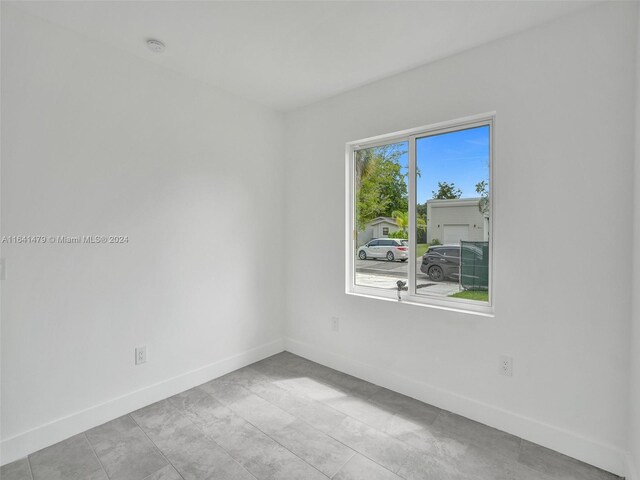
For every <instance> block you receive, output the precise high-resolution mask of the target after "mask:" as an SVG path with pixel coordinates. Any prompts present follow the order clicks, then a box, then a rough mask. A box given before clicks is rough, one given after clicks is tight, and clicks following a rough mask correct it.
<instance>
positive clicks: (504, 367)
mask: <svg viewBox="0 0 640 480" xmlns="http://www.w3.org/2000/svg"><path fill="white" fill-rule="evenodd" d="M500 375H504V376H505V377H513V357H507V356H506V355H503V356H501V357H500Z"/></svg>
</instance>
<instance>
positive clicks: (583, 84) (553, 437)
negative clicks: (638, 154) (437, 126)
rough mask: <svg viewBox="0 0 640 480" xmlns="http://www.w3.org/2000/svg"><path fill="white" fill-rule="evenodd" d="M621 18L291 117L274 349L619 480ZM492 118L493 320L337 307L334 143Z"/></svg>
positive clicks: (380, 304)
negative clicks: (278, 344) (502, 370)
mask: <svg viewBox="0 0 640 480" xmlns="http://www.w3.org/2000/svg"><path fill="white" fill-rule="evenodd" d="M634 9H635V6H634V5H632V4H622V3H612V4H607V3H605V4H600V5H596V6H593V7H589V8H588V9H586V10H584V11H582V12H580V13H578V14H577V15H575V16H571V17H566V18H563V19H560V20H558V21H556V22H553V23H551V24H548V25H545V26H542V27H539V28H536V29H534V30H531V31H528V32H525V33H522V34H520V35H517V36H514V37H509V38H506V39H504V40H500V41H497V42H494V43H491V44H488V45H486V46H483V47H480V48H477V49H474V50H472V51H468V52H465V53H462V54H460V55H457V56H454V57H450V58H448V59H445V60H442V61H439V62H436V63H433V64H431V65H427V66H424V67H421V68H418V69H416V70H413V71H411V72H408V73H404V74H401V75H398V76H395V77H393V78H389V79H386V80H383V81H380V82H376V83H374V84H370V85H368V86H364V87H362V88H359V89H357V90H355V91H351V92H348V93H345V94H343V95H340V96H337V97H335V98H332V99H329V100H326V101H323V102H320V103H318V104H315V105H313V106H310V107H307V108H303V109H301V110H298V111H296V112H293V113H291V114H289V115H288V116H287V117H286V123H287V129H288V130H287V135H288V138H289V141H288V144H287V145H288V153H287V168H286V172H287V176H286V189H287V199H288V201H287V202H286V205H287V208H286V218H285V222H286V231H288V232H291V233H292V234H293V235H291V236H290V237H288V241H287V245H286V249H287V255H288V262H287V264H286V265H287V267H286V274H285V278H286V283H285V285H286V291H287V295H286V312H287V336H288V339H287V340H286V346H287V349H289V350H291V351H293V352H297V353H300V354H303V355H305V356H307V357H309V358H312V359H316V360H319V361H322V362H323V363H325V364H328V365H331V366H334V367H337V368H340V369H342V370H344V371H348V372H351V373H354V374H356V375H359V376H361V377H364V378H367V379H370V380H373V381H376V382H378V383H382V384H384V385H386V386H389V387H391V388H395V389H396V390H399V391H402V392H405V393H408V394H410V395H413V396H415V397H418V398H421V399H423V400H426V401H429V402H431V403H435V404H437V405H440V406H443V407H444V408H447V409H450V410H454V411H456V412H459V413H462V414H465V415H467V416H470V417H472V418H475V419H477V420H480V421H483V422H485V423H489V424H491V425H494V426H496V427H499V428H502V429H505V430H507V431H510V432H512V433H515V434H518V435H521V436H523V437H525V438H527V439H529V440H532V441H535V442H538V443H542V444H544V445H547V446H549V447H552V448H555V449H558V450H560V451H562V452H564V453H567V454H569V455H572V456H574V457H577V458H579V459H582V460H585V461H587V462H589V463H592V464H595V465H598V466H601V467H603V468H605V469H607V470H610V471H614V472H616V473H624V469H625V466H624V462H625V460H624V458H625V451H626V450H627V434H626V426H627V421H628V418H627V411H628V397H627V394H626V392H628V375H629V342H628V335H629V318H630V316H631V289H630V288H629V286H630V281H631V266H630V262H629V258H630V255H631V239H632V226H631V225H632V202H633V198H632V186H633V185H632V183H633V182H632V171H633V155H634V140H633V138H634V105H633V103H632V102H630V101H629V99H630V98H634V97H633V96H634V89H635V85H634V69H635V28H636V25H635V23H636V14H635V10H634ZM493 110H495V111H496V112H497V120H496V130H495V158H494V166H495V172H494V176H495V185H494V192H493V200H494V201H495V219H494V220H495V222H494V227H495V231H494V240H495V252H496V253H495V266H496V268H495V272H494V273H495V305H496V306H495V318H492V319H488V318H484V317H477V316H472V315H468V314H460V313H454V312H448V311H442V310H435V309H429V308H424V307H418V306H411V305H402V304H400V305H399V304H397V303H393V302H385V301H380V300H375V299H369V298H362V297H356V296H348V295H345V294H344V280H343V279H344V265H345V258H344V225H345V218H344V210H345V209H344V185H345V179H344V146H345V142H347V141H352V140H357V139H359V138H366V137H371V136H375V135H379V134H384V133H389V132H394V131H398V130H402V129H407V128H411V127H417V126H421V125H428V124H431V123H435V122H440V121H444V120H451V119H455V118H459V117H464V116H467V115H472V114H480V113H484V112H489V111H493ZM596 227H597V228H596ZM331 232H333V233H331ZM540 232H555V233H554V234H553V235H539V233H540ZM558 238H560V239H562V241H561V242H558V241H557V239H558ZM606 245H611V247H612V249H613V252H612V253H613V254H612V255H608V254H607V253H606V252H607V249H606V248H605V249H602V248H600V247H603V246H606ZM332 316H338V317H340V319H341V324H340V331H339V333H335V332H332V331H331V328H330V317H332ZM501 354H509V355H512V356H513V357H514V359H515V360H514V371H515V375H514V377H513V378H507V377H502V376H500V375H498V358H499V355H501Z"/></svg>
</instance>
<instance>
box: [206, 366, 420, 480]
mask: <svg viewBox="0 0 640 480" xmlns="http://www.w3.org/2000/svg"><path fill="white" fill-rule="evenodd" d="M285 370H286V369H285ZM289 371H290V370H289ZM290 372H291V371H290ZM291 373H295V374H296V375H297V374H298V373H297V372H291ZM214 380H216V379H214ZM228 383H231V384H233V385H235V386H238V387H241V388H243V389H244V390H246V391H247V392H249V393H252V394H253V395H256V396H258V397H260V398H262V399H263V400H264V401H266V402H267V403H269V404H270V405H272V406H274V407H276V408H278V409H279V410H282V411H283V412H284V413H286V414H288V415H291V416H292V417H294V418H296V419H297V420H300V421H301V422H302V423H304V424H305V425H307V426H308V427H310V428H312V429H314V430H315V431H317V432H319V433H321V434H323V435H326V436H327V437H329V438H331V439H332V440H335V441H336V442H338V443H339V444H341V445H344V446H345V447H346V448H348V449H349V450H351V451H353V452H354V454H353V455H351V457H350V458H349V460H347V461H346V462H345V463H344V464H343V465H342V466H341V467H340V469H338V470H337V471H336V473H334V474H333V476H332V477H330V478H333V477H335V476H336V475H337V474H338V472H339V471H340V470H341V469H342V468H343V467H344V466H345V465H346V464H347V463H349V461H350V460H351V459H352V458H353V457H354V456H355V454H358V455H361V456H363V457H365V458H366V459H368V460H370V461H371V462H373V463H375V464H376V465H378V466H379V467H381V468H384V469H385V470H387V471H388V472H391V473H393V474H394V475H397V476H398V477H400V478H404V477H402V476H401V475H399V474H398V473H397V472H394V471H393V470H391V469H389V468H388V467H386V466H384V465H382V464H380V463H378V462H377V461H376V460H374V459H373V458H370V457H369V456H368V455H366V454H365V453H363V452H361V451H359V450H356V449H355V448H353V447H352V446H350V445H347V444H346V443H344V442H342V441H341V440H339V439H337V438H335V437H333V436H331V434H329V433H326V432H323V431H322V430H319V429H317V428H316V427H314V426H313V425H311V424H309V423H307V422H306V421H305V420H304V419H302V418H299V417H297V416H295V415H293V414H291V413H289V412H287V411H286V410H284V409H283V408H281V407H279V406H278V405H276V404H275V403H272V402H271V401H269V399H267V398H264V397H262V396H261V395H260V394H259V393H257V392H254V391H253V390H251V388H250V387H245V386H243V385H240V384H238V383H236V382H228ZM268 383H270V384H271V385H272V386H274V387H276V388H280V387H279V386H278V385H274V384H273V383H272V382H271V381H268ZM325 385H326V384H325ZM327 386H330V385H327ZM281 390H282V391H283V392H285V393H287V394H289V395H292V396H294V397H298V396H297V395H294V394H292V393H290V392H288V391H287V390H284V389H281ZM202 391H203V392H205V393H206V394H207V395H209V396H210V397H211V398H213V399H214V400H216V401H219V402H220V400H218V399H217V398H215V397H214V396H213V395H211V394H210V393H209V392H206V391H205V390H202ZM303 400H308V401H311V402H315V403H318V404H320V405H322V406H325V407H328V408H330V409H331V410H333V411H335V412H337V413H339V414H341V415H344V416H345V417H348V418H351V419H353V420H355V421H357V422H360V423H362V424H363V425H366V426H367V427H369V428H372V429H374V430H376V431H377V432H379V433H381V434H383V435H386V436H388V437H389V438H392V439H394V440H396V441H398V442H400V443H402V444H403V445H405V446H407V447H408V448H409V449H411V450H412V451H413V450H415V448H414V447H413V446H412V445H409V444H408V443H406V442H404V441H402V440H399V439H397V438H395V437H393V436H391V435H389V434H387V433H385V432H382V431H381V430H378V429H377V428H375V427H373V426H371V425H369V424H368V423H365V422H363V421H361V420H359V419H357V418H355V417H352V416H350V415H347V414H346V413H344V412H341V411H340V410H336V409H335V408H333V407H332V406H331V405H327V404H326V403H324V402H320V401H317V400H315V399H312V398H310V397H303ZM220 403H221V404H223V403H222V402H220ZM223 405H225V406H226V407H227V408H231V407H229V406H228V405H226V404H223ZM231 410H232V411H233V412H234V413H236V412H235V410H233V409H231ZM236 415H238V416H239V417H240V418H242V419H243V420H244V421H246V422H247V423H249V424H251V425H253V424H252V423H251V422H249V420H247V419H246V418H244V417H243V416H242V415H239V414H237V413H236ZM254 427H255V428H257V429H258V430H260V428H258V427H256V426H255V425H254ZM260 431H262V430H260ZM263 433H264V434H265V435H267V436H268V437H269V438H272V437H271V436H270V435H269V434H268V433H266V432H263ZM272 439H273V440H274V441H275V442H277V443H278V444H280V442H278V440H276V439H275V438H272ZM282 446H283V447H284V448H285V449H287V450H289V449H288V448H287V447H286V446H284V445H282ZM289 451H291V450H289ZM291 453H293V454H294V455H296V454H295V453H294V452H291ZM296 456H298V455H296ZM298 458H300V457H298ZM301 460H302V461H303V462H305V463H308V462H306V461H305V460H304V459H301ZM407 461H409V459H408V458H407V459H406V460H405V462H403V463H402V466H404V464H405V463H406V462H407ZM309 465H311V464H309ZM311 466H312V467H313V465H311ZM402 466H401V467H400V468H402ZM314 468H315V467H314ZM316 470H317V468H316ZM398 471H399V470H398ZM320 473H322V472H320ZM322 474H323V475H325V474H324V473H322ZM325 476H327V475H325Z"/></svg>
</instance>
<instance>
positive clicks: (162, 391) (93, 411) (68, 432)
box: [0, 339, 284, 465]
mask: <svg viewBox="0 0 640 480" xmlns="http://www.w3.org/2000/svg"><path fill="white" fill-rule="evenodd" d="M283 349H284V341H283V340H282V339H279V340H275V341H273V342H270V343H267V344H264V345H260V346H258V347H256V348H252V349H251V350H247V351H244V352H242V353H239V354H236V355H233V356H231V357H227V358H223V359H221V360H218V361H217V362H213V363H211V364H209V365H205V366H203V367H201V368H198V369H196V370H192V371H190V372H186V373H183V374H181V375H178V376H176V377H173V378H169V379H167V380H163V381H162V382H158V383H156V384H153V385H149V386H146V387H143V388H141V389H139V390H136V391H133V392H130V393H127V394H125V395H122V396H120V397H117V398H112V399H110V400H107V401H105V402H103V403H101V404H98V405H94V406H92V407H89V408H87V409H85V410H82V411H79V412H76V413H73V414H71V415H67V416H65V417H62V418H58V419H56V420H53V421H51V422H49V423H47V424H44V425H40V426H39V427H36V428H34V429H31V430H28V431H26V432H23V433H20V434H18V435H15V436H13V437H10V438H7V439H4V440H2V442H0V459H1V462H0V464H1V465H5V464H7V463H11V462H13V461H14V460H18V459H20V458H23V457H25V456H27V455H29V454H31V453H33V452H36V451H38V450H40V449H42V448H45V447H48V446H49V445H53V444H54V443H57V442H60V441H62V440H64V439H66V438H69V437H71V436H73V435H76V434H78V433H81V432H84V431H85V430H88V429H90V428H93V427H96V426H98V425H102V424H103V423H105V422H108V421H110V420H113V419H114V418H118V417H120V416H122V415H126V414H127V413H129V412H132V411H134V410H137V409H139V408H142V407H145V406H147V405H150V404H152V403H154V402H157V401H160V400H162V399H164V398H167V397H170V396H172V395H175V394H177V393H180V392H183V391H185V390H188V389H190V388H193V387H195V386H197V385H200V384H202V383H205V382H207V381H209V380H211V379H213V378H217V377H220V376H222V375H225V374H227V373H229V372H232V371H234V370H237V369H238V368H242V367H244V366H246V365H249V364H251V363H254V362H257V361H259V360H262V359H263V358H266V357H270V356H271V355H275V354H276V353H279V352H281V351H283Z"/></svg>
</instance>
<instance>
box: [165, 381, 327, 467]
mask: <svg viewBox="0 0 640 480" xmlns="http://www.w3.org/2000/svg"><path fill="white" fill-rule="evenodd" d="M214 380H216V379H214ZM234 385H238V384H237V383H234ZM240 386H241V385H240ZM194 388H200V386H197V387H194ZM242 388H244V387H242ZM200 390H201V391H202V392H204V393H206V394H207V395H208V396H210V397H211V398H212V399H214V400H215V401H216V402H219V403H220V404H221V405H223V406H224V407H226V408H228V409H229V410H231V411H232V412H233V413H234V415H237V416H238V417H240V418H241V419H242V420H244V421H245V422H247V423H248V424H249V425H251V426H252V427H253V428H255V429H256V430H258V431H259V432H260V433H262V434H263V435H265V436H267V437H268V438H270V439H271V440H273V441H274V442H275V443H277V444H278V445H280V446H281V447H282V448H284V449H285V450H286V451H287V452H289V453H291V454H292V455H293V456H295V457H296V458H298V459H300V460H301V461H302V462H304V463H305V464H307V465H309V466H310V467H311V468H313V469H315V470H317V471H318V472H319V473H320V474H321V475H322V476H324V477H326V478H331V477H329V476H328V475H325V474H324V472H321V471H320V470H319V469H318V468H316V467H315V466H313V465H311V464H310V463H309V462H307V461H306V460H305V459H304V458H301V457H300V456H298V455H297V454H296V453H295V452H292V451H291V450H289V449H288V448H287V447H285V446H284V445H282V444H281V443H280V442H279V441H278V440H276V439H275V438H273V437H272V436H271V435H269V434H268V433H267V432H265V431H263V430H262V429H260V427H258V426H257V425H254V424H253V423H251V422H250V421H249V420H247V419H246V418H244V417H243V416H242V415H240V414H239V413H238V412H236V411H235V410H234V409H232V408H231V407H230V406H229V405H228V404H225V403H223V402H221V401H220V400H219V399H217V398H215V397H214V396H213V395H211V394H210V393H209V392H207V391H205V390H203V389H200ZM245 390H247V391H248V392H249V393H253V392H251V390H249V389H246V388H245ZM254 395H255V394H254ZM261 398H262V397H261ZM265 401H266V400H265ZM169 403H171V402H169ZM269 403H270V404H271V402H269ZM172 405H173V404H172ZM271 405H273V404H271ZM273 406H274V407H276V408H280V407H278V406H277V405H273ZM174 408H176V409H177V410H178V411H180V409H179V408H177V407H174ZM280 410H282V409H281V408H280ZM282 411H283V412H284V413H286V414H288V415H291V414H290V413H288V412H285V411H284V410H282ZM180 414H181V415H182V412H181V411H180ZM184 416H185V417H187V416H186V415H184ZM291 416H292V417H294V416H293V415H291ZM187 418H188V417H187ZM294 418H297V417H294ZM189 420H190V421H191V423H193V424H194V425H195V426H196V427H197V428H198V429H199V430H200V431H202V433H203V434H204V435H205V436H206V437H207V438H210V439H211V440H213V441H214V442H216V441H215V439H213V438H211V437H210V436H209V435H207V433H206V432H205V431H204V430H203V429H202V427H201V426H199V425H198V424H197V423H195V422H194V421H193V420H191V419H189ZM216 444H218V442H216ZM218 445H220V444H218ZM220 448H223V447H222V446H221V445H220ZM223 450H224V448H223ZM225 452H226V450H225ZM227 454H228V455H229V456H230V457H232V458H233V459H234V460H235V457H233V455H231V453H229V452H227ZM236 461H237V460H236ZM238 463H240V462H238ZM247 471H248V470H247ZM249 473H251V472H249ZM252 475H253V474H252ZM254 477H255V475H254Z"/></svg>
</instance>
